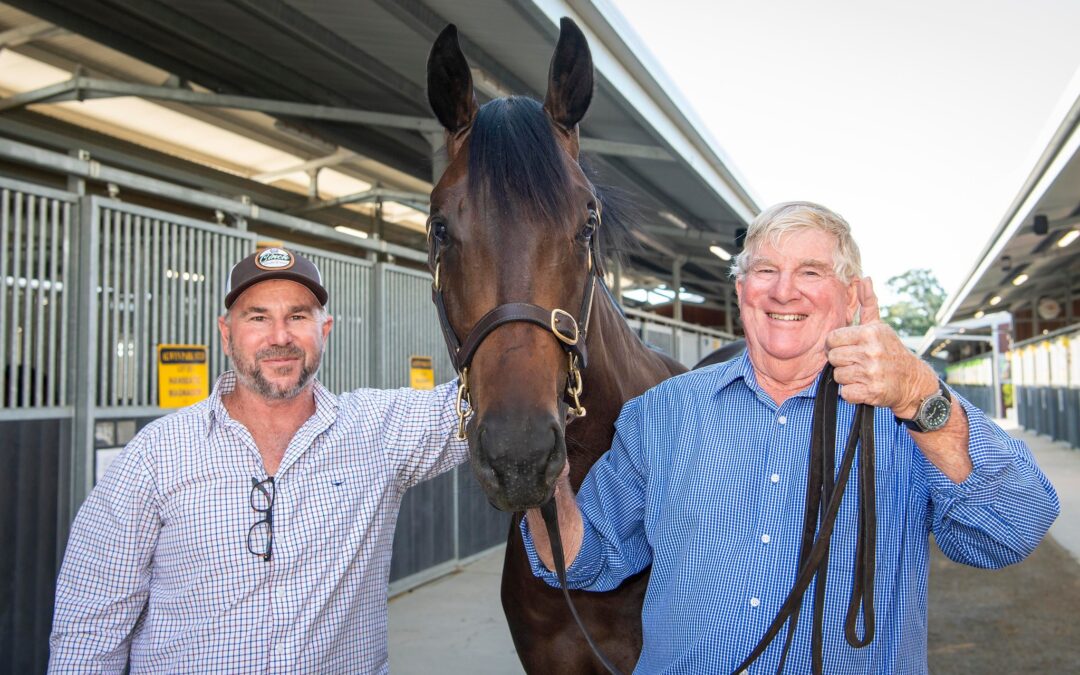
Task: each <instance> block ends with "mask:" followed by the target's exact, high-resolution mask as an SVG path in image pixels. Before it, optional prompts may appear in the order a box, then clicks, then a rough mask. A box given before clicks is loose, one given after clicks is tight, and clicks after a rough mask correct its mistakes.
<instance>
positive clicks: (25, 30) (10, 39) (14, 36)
mask: <svg viewBox="0 0 1080 675" xmlns="http://www.w3.org/2000/svg"><path fill="white" fill-rule="evenodd" d="M64 33H67V30H66V29H64V28H61V27H60V26H56V25H54V24H51V23H49V22H48V21H37V22H35V23H28V24H26V25H25V26H19V27H18V28H12V29H11V30H5V31H3V32H0V48H2V47H8V48H11V47H18V46H19V45H24V44H26V43H27V42H33V41H35V40H44V39H45V38H51V37H55V36H57V35H63V34H64Z"/></svg>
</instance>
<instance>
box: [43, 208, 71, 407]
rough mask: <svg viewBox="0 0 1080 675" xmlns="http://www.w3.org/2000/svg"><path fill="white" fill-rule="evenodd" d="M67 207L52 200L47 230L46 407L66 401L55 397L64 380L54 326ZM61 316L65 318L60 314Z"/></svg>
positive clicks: (56, 330)
mask: <svg viewBox="0 0 1080 675" xmlns="http://www.w3.org/2000/svg"><path fill="white" fill-rule="evenodd" d="M66 206H67V205H66V204H64V203H63V202H60V201H56V200H54V201H53V203H52V217H51V218H50V223H49V224H50V230H49V279H50V280H51V283H50V284H49V297H48V301H49V374H50V375H51V377H50V378H49V381H48V389H49V391H48V392H47V395H46V397H45V400H46V401H48V403H47V405H50V406H55V405H64V404H65V403H67V401H64V400H63V399H61V398H59V397H58V396H57V387H58V386H59V383H58V380H61V379H63V378H64V370H63V365H62V364H63V361H60V360H58V353H59V348H60V346H61V345H60V343H58V342H57V340H58V338H59V336H58V335H57V332H58V328H59V326H57V324H56V302H57V300H56V298H57V286H59V285H60V283H61V281H60V266H59V263H58V262H57V258H58V257H59V255H60V242H59V239H60V213H61V211H62V210H63V209H64V208H65V207H66ZM63 269H64V271H65V272H66V271H67V269H68V266H67V265H66V264H65V265H64V267H63ZM61 316H67V315H66V314H62V315H61Z"/></svg>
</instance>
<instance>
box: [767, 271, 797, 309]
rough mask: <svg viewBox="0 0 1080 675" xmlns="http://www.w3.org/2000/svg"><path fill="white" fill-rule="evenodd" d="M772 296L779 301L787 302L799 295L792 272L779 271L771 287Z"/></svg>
mask: <svg viewBox="0 0 1080 675" xmlns="http://www.w3.org/2000/svg"><path fill="white" fill-rule="evenodd" d="M772 296H773V298H774V299H775V300H777V301H779V302H788V301H790V300H794V299H795V298H797V297H798V296H799V286H798V284H797V283H796V280H795V274H794V273H793V272H780V273H779V274H778V275H777V278H776V283H775V284H773V287H772Z"/></svg>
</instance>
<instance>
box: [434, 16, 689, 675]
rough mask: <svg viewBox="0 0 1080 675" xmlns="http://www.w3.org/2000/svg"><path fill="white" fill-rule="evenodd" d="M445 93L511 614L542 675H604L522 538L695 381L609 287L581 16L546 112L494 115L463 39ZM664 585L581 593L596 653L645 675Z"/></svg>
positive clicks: (449, 65) (443, 261) (562, 38)
mask: <svg viewBox="0 0 1080 675" xmlns="http://www.w3.org/2000/svg"><path fill="white" fill-rule="evenodd" d="M427 87H428V99H429V102H430V104H431V108H432V110H433V111H434V113H435V116H436V117H437V118H438V119H439V121H440V122H441V123H442V125H443V127H444V128H445V130H446V152H447V160H448V164H447V167H446V170H445V172H444V173H443V175H442V177H441V178H440V179H439V180H438V183H437V184H436V185H435V186H434V189H433V190H432V193H431V217H430V220H429V222H428V239H429V247H430V251H429V264H430V267H431V271H432V274H433V298H434V301H435V304H436V306H437V309H438V313H439V317H440V321H441V322H442V324H443V331H444V335H445V337H446V341H447V347H448V349H449V351H450V355H451V358H452V359H453V360H454V364H455V368H456V369H457V370H458V372H459V376H460V377H461V388H460V392H459V406H460V407H459V415H460V417H461V433H462V434H463V435H464V434H467V436H468V439H469V455H470V459H471V464H472V467H473V470H474V473H475V474H476V477H477V479H478V480H479V483H480V485H481V487H482V488H483V490H484V492H485V493H486V494H487V497H488V499H489V500H490V501H491V503H492V504H493V505H494V506H495V507H497V508H499V509H502V510H505V511H512V512H514V516H513V518H512V521H511V527H510V533H509V537H508V541H507V546H506V558H505V561H504V565H503V575H502V592H501V593H502V604H503V610H504V612H505V614H506V619H507V622H508V623H509V627H510V633H511V635H512V636H513V640H514V646H515V647H516V649H517V653H518V656H519V658H520V659H521V663H522V665H523V666H524V668H525V670H526V671H527V672H530V673H589V672H604V671H603V670H602V666H601V663H600V661H598V660H597V658H596V657H595V656H594V655H593V653H592V652H591V651H590V649H589V647H588V645H587V643H586V641H585V639H584V638H583V636H582V635H581V634H580V632H579V631H578V628H577V626H576V625H575V624H574V622H573V620H572V619H571V615H570V613H569V611H568V609H567V606H566V604H565V603H564V600H563V597H562V595H561V592H560V591H558V590H556V589H554V588H551V587H549V586H548V585H547V584H545V583H544V582H543V581H540V580H539V579H536V578H535V577H534V576H533V575H532V572H531V570H530V567H529V562H528V559H527V557H526V554H525V549H524V546H523V544H522V541H521V535H520V531H519V527H518V526H519V523H520V521H521V518H522V516H523V511H524V510H526V509H528V508H532V507H535V506H539V505H541V504H542V503H544V502H546V501H547V500H548V499H549V498H550V497H551V495H552V493H553V490H554V484H555V480H556V478H557V477H558V475H559V473H560V470H561V469H562V467H563V465H564V462H569V472H570V483H571V485H572V486H573V487H574V489H575V490H577V489H578V487H579V486H580V485H581V482H582V480H583V478H584V477H585V474H586V472H587V471H588V470H589V467H590V466H592V464H593V463H594V462H595V461H596V460H597V459H598V458H599V457H600V455H602V454H603V453H604V452H605V451H606V450H607V449H608V448H609V447H610V445H611V440H612V437H613V435H614V422H615V418H616V417H617V415H618V414H619V411H620V409H621V408H622V406H623V403H625V402H626V401H627V400H629V399H631V398H633V397H635V396H638V395H639V394H641V393H643V392H644V391H645V390H647V389H649V388H650V387H652V386H653V385H655V384H657V383H658V382H660V381H662V380H664V379H666V378H668V377H670V376H671V375H674V374H676V373H679V372H683V371H685V370H686V368H684V367H683V366H682V365H681V364H679V363H678V362H676V361H674V360H672V359H670V358H668V357H666V356H665V355H663V354H661V353H659V352H656V351H653V350H652V349H650V348H648V347H647V346H645V345H644V344H643V343H642V342H641V340H640V339H639V338H638V336H637V335H635V334H634V332H633V331H631V330H630V328H629V327H628V326H627V325H626V322H625V320H624V318H623V316H622V314H621V312H620V311H619V309H618V308H617V306H616V304H615V303H614V301H613V299H612V298H611V296H610V294H609V293H607V292H606V289H605V288H604V287H603V281H602V274H603V256H602V254H601V250H602V249H603V247H604V246H606V245H607V244H609V243H610V242H611V240H612V238H613V237H615V236H616V235H617V234H618V227H619V225H618V223H617V222H616V221H617V219H616V218H615V217H614V216H615V212H614V211H615V209H613V208H612V203H611V201H610V199H608V198H606V197H605V196H604V194H603V193H602V192H601V190H599V189H598V188H597V187H596V186H595V185H593V184H592V183H591V182H590V180H589V179H588V177H587V175H586V172H585V171H584V170H583V168H582V165H581V163H580V161H579V156H578V155H579V135H578V123H579V122H580V121H581V119H582V117H584V115H585V112H586V111H587V110H588V107H589V103H590V101H591V99H592V93H593V64H592V57H591V54H590V52H589V46H588V43H587V41H586V38H585V36H584V34H582V32H581V30H580V29H579V28H578V27H577V25H576V24H574V22H573V21H571V20H570V19H565V18H564V19H563V20H562V22H561V27H560V33H559V40H558V44H557V46H556V48H555V52H554V55H553V57H552V60H551V64H550V69H549V75H548V85H547V93H546V95H545V97H544V101H543V103H540V102H539V101H536V100H534V99H531V98H526V97H516V96H512V97H507V98H498V99H495V100H492V101H490V102H488V103H486V104H484V105H483V106H482V107H481V106H479V105H478V104H477V100H476V97H475V94H474V91H473V84H472V76H471V74H470V70H469V64H468V62H467V60H466V59H465V56H464V54H462V52H461V48H460V46H459V44H458V40H457V30H456V28H455V27H454V26H448V27H447V28H446V29H445V30H443V32H442V33H441V34H440V35H439V36H438V38H437V39H436V41H435V43H434V45H433V47H432V50H431V53H430V56H429V59H428V66H427ZM605 207H607V208H605ZM596 286H600V289H599V290H597V289H596ZM459 336H464V338H463V339H462V338H459ZM586 411H587V414H585V413H586ZM568 420H572V423H568ZM648 576H649V571H648V570H645V571H643V572H641V573H639V574H637V575H635V576H634V577H631V578H630V579H627V580H626V582H624V583H623V584H622V586H620V587H619V588H617V589H615V590H613V591H610V592H605V593H595V592H573V593H572V595H573V596H574V601H575V604H576V605H577V607H578V610H579V612H580V614H581V615H582V619H583V620H584V622H585V624H586V626H588V629H589V631H590V632H591V633H592V635H593V638H594V639H595V640H596V642H597V643H598V644H599V646H600V647H601V649H602V650H603V651H604V652H605V653H606V654H607V655H608V657H609V658H610V659H611V660H612V661H613V662H614V663H615V664H616V665H617V666H618V668H619V669H620V670H621V671H623V672H627V673H629V672H631V671H632V670H633V669H634V666H635V664H636V663H637V659H638V656H639V654H640V651H641V644H642V637H641V608H642V602H643V599H644V595H645V589H646V586H647V584H648Z"/></svg>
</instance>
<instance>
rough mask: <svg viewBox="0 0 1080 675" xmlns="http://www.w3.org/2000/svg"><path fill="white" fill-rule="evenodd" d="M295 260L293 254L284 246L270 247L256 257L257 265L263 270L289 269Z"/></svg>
mask: <svg viewBox="0 0 1080 675" xmlns="http://www.w3.org/2000/svg"><path fill="white" fill-rule="evenodd" d="M295 262H296V261H295V260H293V257H292V254H291V253H289V252H288V251H286V250H285V249H283V248H268V249H266V250H265V251H263V252H262V253H260V254H259V255H258V256H256V258H255V266H256V267H258V268H259V269H261V270H287V269H289V268H290V267H292V266H293V263H295Z"/></svg>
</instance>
